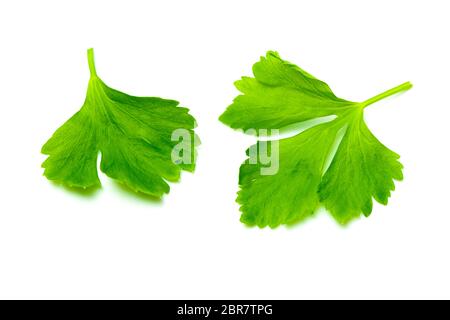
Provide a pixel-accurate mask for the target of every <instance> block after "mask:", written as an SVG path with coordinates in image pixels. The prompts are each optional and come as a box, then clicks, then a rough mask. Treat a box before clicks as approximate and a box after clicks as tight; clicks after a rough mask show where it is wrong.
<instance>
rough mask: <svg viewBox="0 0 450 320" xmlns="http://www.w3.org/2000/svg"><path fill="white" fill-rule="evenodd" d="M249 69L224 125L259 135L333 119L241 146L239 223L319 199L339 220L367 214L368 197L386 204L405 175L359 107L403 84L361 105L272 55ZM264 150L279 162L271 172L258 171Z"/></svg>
mask: <svg viewBox="0 0 450 320" xmlns="http://www.w3.org/2000/svg"><path fill="white" fill-rule="evenodd" d="M253 74H254V78H249V77H243V78H242V79H241V80H239V81H237V82H236V87H237V88H238V89H239V91H241V92H242V95H239V96H237V97H236V98H235V99H234V101H233V103H232V104H231V105H230V106H229V107H228V108H227V110H226V111H225V112H224V113H223V114H222V115H221V116H220V120H221V121H222V122H223V123H225V124H227V125H229V126H230V127H232V128H235V129H243V130H251V132H252V133H258V130H261V129H281V128H283V127H286V126H289V125H293V124H296V123H299V122H304V121H306V120H312V119H317V118H320V117H325V116H335V118H334V120H331V121H329V122H325V123H322V124H319V125H316V126H313V127H311V128H309V129H307V130H305V131H303V132H301V133H300V134H297V135H295V136H293V137H290V138H286V139H280V140H275V141H273V142H269V143H268V142H263V141H259V142H258V143H257V144H256V145H255V146H252V147H250V148H249V150H247V155H249V158H248V159H247V160H246V161H245V162H244V163H243V164H242V165H241V168H240V174H239V184H240V189H241V190H240V191H239V192H238V197H237V202H238V203H239V204H240V205H241V211H242V216H241V221H242V222H243V223H245V224H247V225H251V226H253V225H257V226H259V227H265V226H270V227H276V226H278V225H280V224H292V223H295V222H298V221H301V220H303V219H305V218H307V217H309V216H311V215H312V214H313V213H314V212H315V211H316V209H317V208H318V206H319V205H320V204H323V205H324V206H325V208H326V209H328V211H329V212H330V213H331V214H332V216H333V217H334V218H335V219H336V220H337V221H338V222H340V223H343V224H345V223H347V222H349V221H350V220H352V219H353V218H357V217H359V216H360V215H361V213H362V214H364V215H365V216H369V215H370V213H371V212H372V198H374V199H375V200H376V201H378V202H379V203H382V204H387V201H388V198H389V196H390V194H391V191H393V190H394V187H395V186H394V182H393V180H402V178H403V176H402V165H401V164H400V162H399V161H398V159H399V156H398V155H397V154H396V153H394V152H393V151H391V150H389V149H388V148H387V147H385V146H384V145H383V144H382V143H381V142H379V141H378V140H377V138H376V137H375V136H374V135H373V134H372V133H371V131H370V130H369V128H368V127H367V125H366V123H365V122H364V117H363V112H364V109H365V107H367V106H369V105H370V104H372V103H374V102H376V101H379V100H381V99H383V98H385V97H387V96H390V95H392V94H395V93H398V92H400V91H404V90H408V89H410V88H411V87H412V85H411V84H410V83H409V82H407V83H404V84H402V85H400V86H398V87H395V88H393V89H391V90H388V91H386V92H384V93H382V94H379V95H377V96H375V97H373V98H371V99H368V100H366V101H364V102H351V101H347V100H344V99H341V98H338V97H336V96H335V95H334V93H333V92H332V91H331V89H330V88H329V87H328V85H327V84H326V83H324V82H322V81H320V80H318V79H316V78H315V77H313V76H312V75H310V74H309V73H307V72H306V71H304V70H302V69H300V68H299V67H297V66H296V65H294V64H292V63H290V62H287V61H284V60H282V59H281V58H280V57H279V55H278V54H277V53H276V52H268V53H267V56H266V57H262V58H261V60H260V61H259V62H257V63H256V64H255V65H254V66H253ZM271 143H277V148H272V149H271V150H270V147H268V146H266V147H264V145H265V144H269V146H270V144H271ZM336 145H337V151H335V153H334V152H333V151H334V150H336ZM263 147H264V148H263ZM262 149H264V150H266V149H268V150H269V151H270V152H268V153H270V155H271V157H272V159H273V160H274V161H278V162H279V164H278V170H277V171H276V172H273V173H269V174H268V173H265V172H264V171H262V169H264V166H266V165H267V163H266V162H262V161H261V157H262V155H264V153H265V152H266V151H267V150H266V151H265V152H263V153H261V152H260V151H261V150H262ZM251 150H257V152H253V153H252V151H251ZM255 156H256V157H257V159H253V158H254V157H255ZM330 161H331V164H330V165H329V166H328V164H329V163H330Z"/></svg>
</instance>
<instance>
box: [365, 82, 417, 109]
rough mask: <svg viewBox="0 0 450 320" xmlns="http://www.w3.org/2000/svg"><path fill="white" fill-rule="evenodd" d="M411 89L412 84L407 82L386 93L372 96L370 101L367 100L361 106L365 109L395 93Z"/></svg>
mask: <svg viewBox="0 0 450 320" xmlns="http://www.w3.org/2000/svg"><path fill="white" fill-rule="evenodd" d="M411 88H412V83H411V82H409V81H408V82H405V83H402V84H401V85H399V86H396V87H394V88H392V89H389V90H387V91H385V92H383V93H380V94H377V95H376V96H374V97H372V98H370V99H367V100H366V101H364V102H363V103H362V104H363V106H364V108H365V107H367V106H369V105H371V104H373V103H375V102H377V101H380V100H382V99H384V98H387V97H389V96H392V95H394V94H396V93H399V92H402V91H406V90H409V89H411Z"/></svg>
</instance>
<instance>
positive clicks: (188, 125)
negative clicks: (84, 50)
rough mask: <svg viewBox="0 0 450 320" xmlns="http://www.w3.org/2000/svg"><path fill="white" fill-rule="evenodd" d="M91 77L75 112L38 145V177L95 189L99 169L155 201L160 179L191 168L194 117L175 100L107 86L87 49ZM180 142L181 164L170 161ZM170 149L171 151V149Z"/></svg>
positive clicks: (163, 188)
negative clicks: (40, 158)
mask: <svg viewBox="0 0 450 320" xmlns="http://www.w3.org/2000/svg"><path fill="white" fill-rule="evenodd" d="M88 62H89V69H90V73H91V77H90V80H89V85H88V90H87V95H86V100H85V102H84V104H83V106H82V107H81V109H80V110H79V111H78V112H77V113H76V114H75V115H73V116H72V117H71V118H70V119H69V120H68V121H67V122H66V123H64V124H63V125H62V126H61V127H60V128H59V129H58V130H56V132H55V133H54V134H53V136H52V137H51V138H50V139H49V140H48V141H47V143H45V145H44V146H43V147H42V153H44V154H47V155H49V157H48V158H47V159H46V160H45V161H44V163H43V164H42V166H43V167H44V168H45V171H44V175H45V176H46V177H47V178H48V179H50V180H54V181H57V182H60V183H62V184H65V185H68V186H72V187H81V188H89V187H95V186H100V180H99V178H98V175H97V157H98V155H99V153H100V154H101V163H100V169H101V170H102V171H103V172H104V173H105V174H106V175H108V176H109V177H111V178H113V179H116V180H117V181H119V182H121V183H123V184H125V185H126V186H128V187H129V188H131V189H132V190H134V191H139V192H143V193H146V194H149V195H152V196H155V197H161V196H162V195H163V194H164V193H168V192H169V185H168V183H167V182H166V181H177V180H178V179H179V177H180V171H181V170H187V171H193V170H194V167H195V150H194V148H195V140H196V139H195V134H194V131H193V128H194V127H195V120H194V118H193V117H192V116H191V115H190V114H189V113H188V111H189V110H188V109H186V108H181V107H178V102H177V101H174V100H166V99H161V98H156V97H135V96H130V95H128V94H125V93H122V92H120V91H117V90H115V89H112V88H110V87H108V86H107V85H106V84H105V83H104V82H103V81H102V80H101V79H100V78H99V77H98V75H97V73H96V70H95V65H94V56H93V50H92V49H89V50H88ZM180 130H181V132H182V133H183V132H184V133H185V137H184V138H185V140H184V141H182V142H181V143H183V148H181V151H180V152H183V151H184V152H186V153H187V156H188V157H187V158H186V154H185V155H184V157H183V159H185V160H186V161H183V162H180V163H178V162H177V163H174V161H172V160H173V157H172V153H173V152H174V150H176V148H175V147H176V146H178V145H179V144H180V142H179V140H178V138H179V136H180V135H179V134H178V135H176V136H177V137H176V139H174V132H175V133H176V132H180ZM174 148H175V149H174Z"/></svg>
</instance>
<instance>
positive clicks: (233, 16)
mask: <svg viewBox="0 0 450 320" xmlns="http://www.w3.org/2000/svg"><path fill="white" fill-rule="evenodd" d="M449 12H450V10H449V7H448V1H391V0H389V1H381V0H377V1H308V2H306V1H278V0H277V1H261V0H258V1H230V0H227V1H206V0H205V1H158V2H157V1H122V2H118V1H79V0H78V1H71V2H69V1H3V2H1V4H0V30H1V37H0V46H1V47H0V110H1V111H0V112H1V117H0V139H1V150H2V151H1V156H0V167H1V180H0V188H1V189H0V197H1V200H0V298H138V299H141V298H158V299H159V298H161V299H163V298H181V299H184V298H193V299H196V298H211V299H215V298H255V299H256V298H266V299H272V298H274V299H275V298H450V274H449V273H450V255H449V245H450V210H449V208H448V198H449V197H450V193H449V191H450V190H449V186H448V185H449V181H450V175H449V170H448V168H449V166H448V164H449V148H448V146H449V142H448V141H449V137H450V135H449V124H448V121H449V116H450V105H449V100H448V92H449V90H450V83H449V79H450V63H449V59H450V47H449V33H448V31H449V30H450V19H449V18H448V14H449ZM89 47H94V48H95V53H96V64H97V71H98V73H99V75H100V76H101V77H102V78H103V80H104V81H105V82H106V83H107V84H109V85H110V86H112V87H114V88H117V89H119V90H121V91H124V92H127V93H129V94H134V95H155V96H161V97H167V98H172V99H177V100H179V101H181V103H182V105H184V106H188V107H189V108H190V109H191V113H192V114H193V115H194V116H195V117H196V118H197V120H198V124H199V127H198V130H197V132H198V134H199V135H200V137H201V140H202V146H201V148H200V149H199V158H198V167H197V170H196V172H195V174H189V173H185V174H183V176H182V180H181V182H180V183H178V184H172V187H171V192H170V194H169V195H168V196H166V197H165V198H164V200H163V201H162V202H161V203H154V202H151V201H149V200H148V199H146V198H145V197H138V196H135V195H133V194H130V193H128V192H125V191H123V190H122V189H121V188H120V187H118V186H117V185H116V184H115V183H113V182H111V180H109V179H108V178H107V177H105V176H104V175H103V174H101V175H100V178H101V180H102V183H103V189H102V190H100V191H98V192H97V193H95V194H94V195H92V196H91V197H86V196H82V195H80V194H76V193H71V192H68V191H67V190H65V189H64V188H63V187H60V186H57V185H54V184H52V183H51V182H49V181H48V180H47V179H45V178H44V177H43V176H42V169H41V168H40V164H41V163H42V161H43V160H44V159H45V156H43V155H41V154H40V148H41V146H42V144H43V143H44V142H45V141H46V140H47V139H48V138H49V137H50V136H51V134H52V133H53V131H54V130H55V129H56V128H57V127H59V126H60V125H61V124H62V123H63V122H64V121H65V120H66V119H67V118H68V117H70V116H71V115H72V114H73V113H74V112H76V111H77V110H78V109H79V108H80V106H81V105H82V103H83V101H84V97H85V92H86V87H87V82H88V77H89V73H88V66H87V59H86V49H87V48H89ZM270 49H272V50H277V51H278V52H279V53H280V55H281V56H282V58H284V59H287V60H290V61H292V62H294V63H296V64H298V65H299V66H301V67H302V68H304V69H306V70H307V71H308V72H310V73H312V74H314V75H315V76H316V77H318V78H320V79H323V80H324V81H326V82H327V83H328V84H329V85H330V86H331V88H332V89H333V90H334V92H335V93H336V94H337V95H338V96H340V97H343V98H346V99H349V100H354V101H358V100H365V99H367V98H369V97H371V96H373V95H375V94H377V93H379V92H381V91H384V90H385V89H389V88H391V87H393V86H395V85H398V84H400V83H402V82H404V81H411V82H413V84H414V88H413V89H412V90H411V91H409V92H407V93H405V94H402V95H400V96H397V97H394V98H392V99H388V100H385V101H383V102H380V103H377V104H376V105H372V106H371V107H369V108H368V109H366V110H367V112H366V119H367V122H368V124H369V127H370V128H371V129H372V131H373V132H374V133H375V135H376V136H377V137H378V138H379V139H380V140H381V141H382V142H383V143H385V144H386V145H387V146H388V147H390V148H391V149H393V150H394V151H396V152H397V153H399V154H400V155H401V156H402V158H401V161H402V163H403V164H404V166H405V169H404V175H405V180H404V181H403V182H401V183H397V190H396V191H395V192H394V193H393V197H392V198H391V200H390V204H389V205H388V206H387V207H384V206H381V205H375V206H374V210H373V214H372V216H371V217H370V218H369V219H365V218H362V219H360V220H357V221H354V222H353V223H351V224H350V225H349V226H348V227H345V228H343V227H341V226H339V225H337V223H335V222H334V221H333V220H332V218H331V217H330V216H329V214H327V213H326V212H325V211H323V210H322V211H319V212H318V213H317V214H316V217H315V218H313V219H310V220H309V221H306V222H305V223H303V224H300V225H298V226H295V227H292V228H285V227H281V228H278V229H276V230H271V229H263V230H261V229H258V228H247V227H245V226H244V225H243V224H241V223H240V222H239V211H238V205H237V204H236V203H235V202H234V200H235V193H236V191H237V189H238V185H237V175H238V168H239V165H240V163H241V161H243V159H244V150H245V148H246V147H247V146H249V145H250V144H251V143H252V142H253V141H254V138H253V137H246V136H243V135H242V134H240V133H239V132H234V131H232V130H231V129H230V128H228V127H226V126H224V125H223V124H221V123H220V122H219V121H218V120H217V117H218V116H219V115H220V114H221V113H222V112H223V111H224V110H225V108H226V107H227V105H229V104H230V103H231V101H232V99H233V98H234V97H235V96H236V95H237V93H238V92H237V90H236V89H235V88H234V87H233V82H234V81H235V80H237V79H239V78H240V77H241V76H243V75H251V66H252V64H253V63H254V62H256V61H257V60H258V59H259V56H261V55H264V54H265V52H266V51H267V50H270ZM287 201H288V199H287Z"/></svg>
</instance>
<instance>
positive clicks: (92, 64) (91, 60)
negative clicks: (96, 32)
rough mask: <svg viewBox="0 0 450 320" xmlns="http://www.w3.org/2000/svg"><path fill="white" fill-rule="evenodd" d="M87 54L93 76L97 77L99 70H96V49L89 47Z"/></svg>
mask: <svg viewBox="0 0 450 320" xmlns="http://www.w3.org/2000/svg"><path fill="white" fill-rule="evenodd" d="M87 56H88V64H89V71H90V72H91V77H96V76H97V71H96V70H95V61H94V49H92V48H89V49H88V51H87Z"/></svg>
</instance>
